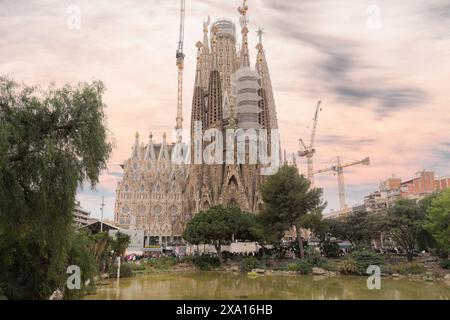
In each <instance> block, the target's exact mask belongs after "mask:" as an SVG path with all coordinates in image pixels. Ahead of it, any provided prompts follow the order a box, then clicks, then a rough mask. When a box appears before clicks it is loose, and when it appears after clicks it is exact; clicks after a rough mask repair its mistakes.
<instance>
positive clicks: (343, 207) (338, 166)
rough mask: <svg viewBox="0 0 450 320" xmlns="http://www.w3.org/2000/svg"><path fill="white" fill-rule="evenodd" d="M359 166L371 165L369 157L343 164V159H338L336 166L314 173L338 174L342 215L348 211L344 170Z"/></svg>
mask: <svg viewBox="0 0 450 320" xmlns="http://www.w3.org/2000/svg"><path fill="white" fill-rule="evenodd" d="M358 164H362V165H365V166H368V165H369V164H370V158H369V157H367V158H364V159H362V160H358V161H352V162H348V163H344V164H342V162H341V157H337V162H336V165H334V166H331V167H328V168H324V169H320V170H317V171H314V172H313V174H318V173H324V172H330V171H334V172H335V173H336V174H337V179H338V188H339V206H340V210H341V213H345V212H346V211H347V204H346V202H345V185H344V168H348V167H352V166H356V165H358Z"/></svg>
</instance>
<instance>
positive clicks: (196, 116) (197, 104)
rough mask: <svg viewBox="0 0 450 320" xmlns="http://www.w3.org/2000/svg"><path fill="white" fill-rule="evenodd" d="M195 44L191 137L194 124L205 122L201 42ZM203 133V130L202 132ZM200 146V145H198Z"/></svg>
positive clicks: (194, 129)
mask: <svg viewBox="0 0 450 320" xmlns="http://www.w3.org/2000/svg"><path fill="white" fill-rule="evenodd" d="M196 46H197V70H196V74H195V86H194V95H193V98H192V113H191V137H194V135H195V131H196V129H197V127H196V124H198V123H199V122H201V123H202V127H203V128H204V126H205V124H204V122H205V119H204V118H205V90H204V89H203V69H202V66H203V65H204V64H203V61H202V59H203V57H204V56H203V55H202V49H203V44H202V43H201V42H200V41H199V42H197V44H196ZM202 133H203V132H202ZM194 147H195V146H194V144H192V146H191V148H192V149H191V161H192V162H191V163H194V151H195V150H194ZM200 147H201V146H200Z"/></svg>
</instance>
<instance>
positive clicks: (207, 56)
mask: <svg viewBox="0 0 450 320" xmlns="http://www.w3.org/2000/svg"><path fill="white" fill-rule="evenodd" d="M210 23H211V18H210V17H209V16H208V19H207V20H206V21H205V22H203V47H202V55H201V61H202V67H201V69H202V86H203V89H204V90H208V78H209V72H210V64H211V52H210V50H209V37H208V32H209V29H208V27H209V24H210Z"/></svg>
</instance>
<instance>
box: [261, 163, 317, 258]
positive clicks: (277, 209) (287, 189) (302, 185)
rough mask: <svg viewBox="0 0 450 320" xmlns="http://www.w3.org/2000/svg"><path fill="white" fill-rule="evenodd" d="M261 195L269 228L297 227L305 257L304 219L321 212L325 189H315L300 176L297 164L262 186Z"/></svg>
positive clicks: (279, 172) (262, 214) (301, 255)
mask: <svg viewBox="0 0 450 320" xmlns="http://www.w3.org/2000/svg"><path fill="white" fill-rule="evenodd" d="M261 195H262V199H263V201H264V209H263V210H262V213H261V220H262V221H263V223H264V224H265V225H266V226H267V227H273V226H276V229H277V230H280V229H281V230H284V231H288V230H289V229H290V228H292V227H295V229H296V231H297V240H298V244H299V247H300V257H301V258H302V259H303V258H304V256H305V254H304V249H303V241H302V238H301V228H302V227H303V225H302V224H303V223H304V219H302V218H303V217H304V216H305V215H306V214H310V213H313V212H314V213H315V212H318V211H321V210H322V208H323V207H324V206H325V204H324V202H323V200H322V189H317V188H311V183H310V181H309V180H308V179H306V178H305V177H304V176H303V175H300V174H299V173H298V169H297V168H296V167H292V166H284V167H282V168H281V169H280V170H279V171H278V172H277V173H276V174H274V175H272V176H269V177H268V178H267V180H266V181H265V183H264V184H263V185H262V187H261ZM280 236H281V234H280Z"/></svg>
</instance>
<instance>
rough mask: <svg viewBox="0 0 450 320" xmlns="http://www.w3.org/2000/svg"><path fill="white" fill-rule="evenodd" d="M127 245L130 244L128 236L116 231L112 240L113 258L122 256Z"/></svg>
mask: <svg viewBox="0 0 450 320" xmlns="http://www.w3.org/2000/svg"><path fill="white" fill-rule="evenodd" d="M129 245H130V236H129V235H127V234H125V233H122V232H117V233H116V234H115V236H114V240H113V242H112V250H113V258H114V260H115V259H116V258H117V257H122V256H123V255H124V254H125V250H127V248H128V246H129Z"/></svg>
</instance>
